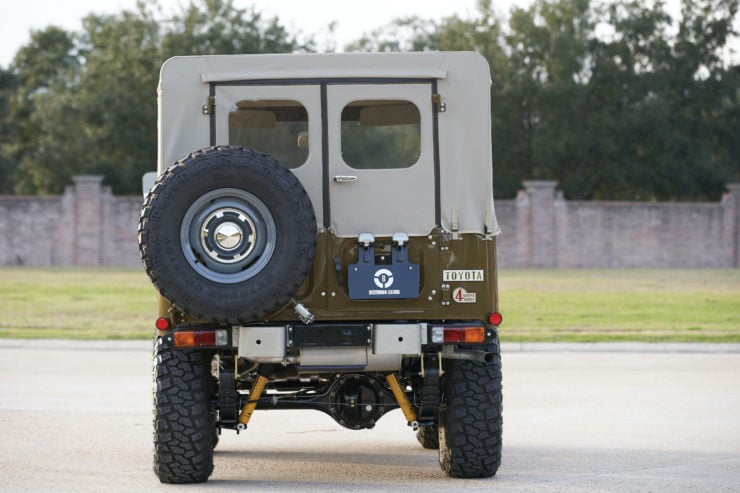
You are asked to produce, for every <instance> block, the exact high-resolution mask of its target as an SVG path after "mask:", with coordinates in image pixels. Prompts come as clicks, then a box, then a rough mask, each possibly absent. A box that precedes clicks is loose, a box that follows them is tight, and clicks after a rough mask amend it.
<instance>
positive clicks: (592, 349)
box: [501, 342, 740, 353]
mask: <svg viewBox="0 0 740 493" xmlns="http://www.w3.org/2000/svg"><path fill="white" fill-rule="evenodd" d="M501 351H502V352H504V353H536V352H558V353H740V344H735V343H727V344H716V343H693V342H687V343H684V342H591V343H589V342H582V343H570V342H563V343H560V342H554V343H551V342H504V343H502V344H501Z"/></svg>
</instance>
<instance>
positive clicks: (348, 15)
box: [0, 0, 514, 67]
mask: <svg viewBox="0 0 740 493" xmlns="http://www.w3.org/2000/svg"><path fill="white" fill-rule="evenodd" d="M513 1H514V0H504V1H501V0H498V1H497V2H496V5H497V7H496V9H500V8H502V7H504V6H505V8H504V9H503V10H501V12H502V13H503V12H505V11H508V10H509V6H510V5H511V4H512V2H513ZM159 3H160V5H161V6H162V7H163V11H164V12H165V13H169V12H177V11H179V10H180V9H179V6H181V5H187V4H188V3H189V2H188V0H159ZM476 3H477V1H476V0H371V1H370V2H354V1H351V0H234V5H235V6H236V7H240V8H244V7H248V6H250V5H254V6H255V7H256V10H257V11H260V12H263V13H265V14H268V15H273V16H277V17H278V18H280V20H281V21H282V23H283V25H285V26H286V27H287V28H288V30H289V32H291V33H295V32H298V31H301V32H303V33H305V34H313V33H322V32H323V33H327V32H328V25H329V24H330V23H331V22H332V21H336V23H337V24H336V28H335V31H334V34H333V37H334V39H336V40H337V48H338V49H339V48H341V47H342V46H343V45H344V44H346V43H348V42H351V41H354V40H356V39H357V38H359V37H361V35H362V34H363V33H365V32H370V31H372V30H373V29H375V28H377V27H380V26H383V25H385V24H388V23H389V22H390V21H391V20H393V19H394V18H397V17H403V16H408V15H419V16H421V17H424V18H432V17H434V18H442V17H447V16H450V15H452V14H458V15H460V16H462V17H469V16H470V15H471V14H473V13H475V6H476ZM359 5H372V9H368V8H360V7H359ZM135 7H136V0H104V1H101V0H15V1H14V0H2V3H1V4H0V66H2V67H7V66H8V65H9V63H10V62H11V60H12V59H13V56H14V55H15V53H16V52H17V51H18V48H20V47H21V46H23V45H25V44H26V43H28V41H29V40H30V30H31V29H34V30H40V29H43V28H45V27H46V26H49V25H57V26H60V27H62V28H64V29H66V30H68V31H78V30H80V29H81V27H82V26H81V22H80V21H81V19H82V18H83V17H85V16H86V15H87V14H89V13H91V12H94V13H108V14H113V13H117V12H120V11H121V10H124V9H134V8H135Z"/></svg>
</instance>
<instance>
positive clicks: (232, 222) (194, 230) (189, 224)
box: [180, 188, 277, 284]
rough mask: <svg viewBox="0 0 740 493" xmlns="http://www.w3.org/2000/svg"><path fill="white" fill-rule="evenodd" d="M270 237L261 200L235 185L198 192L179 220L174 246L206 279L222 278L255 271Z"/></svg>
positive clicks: (234, 279) (272, 231) (271, 224)
mask: <svg viewBox="0 0 740 493" xmlns="http://www.w3.org/2000/svg"><path fill="white" fill-rule="evenodd" d="M276 237H277V230H276V228H275V220H274V219H273V217H272V214H271V213H270V210H269V209H268V208H267V206H266V205H265V204H264V203H263V202H262V201H261V200H260V199H259V198H257V197H256V196H255V195H253V194H251V193H249V192H247V191H245V190H240V189H237V188H220V189H217V190H213V191H211V192H208V193H206V194H204V195H201V196H200V197H199V198H198V199H197V200H196V201H195V202H193V204H192V205H191V206H190V207H189V208H188V210H187V212H185V216H184V217H183V220H182V224H181V226H180V246H181V247H182V251H183V253H184V254H185V258H186V259H187V261H188V263H189V264H190V266H191V267H192V268H193V269H195V271H196V272H197V273H198V274H200V275H201V276H203V277H205V278H206V279H209V280H211V281H214V282H218V283H226V284H233V283H238V282H242V281H245V280H247V279H250V278H252V277H254V276H256V275H257V274H259V273H260V272H261V271H262V270H263V269H264V268H265V266H266V265H267V263H268V262H269V261H270V258H271V257H272V254H273V252H274V251H275V240H276Z"/></svg>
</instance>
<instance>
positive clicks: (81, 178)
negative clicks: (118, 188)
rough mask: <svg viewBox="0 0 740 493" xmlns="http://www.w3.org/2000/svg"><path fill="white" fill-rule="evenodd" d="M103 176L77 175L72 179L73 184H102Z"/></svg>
mask: <svg viewBox="0 0 740 493" xmlns="http://www.w3.org/2000/svg"><path fill="white" fill-rule="evenodd" d="M103 178H104V177H103V175H77V176H75V177H73V180H74V181H75V184H81V183H102V182H103Z"/></svg>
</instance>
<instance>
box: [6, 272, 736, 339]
mask: <svg viewBox="0 0 740 493" xmlns="http://www.w3.org/2000/svg"><path fill="white" fill-rule="evenodd" d="M499 292H500V298H501V299H500V307H501V312H502V313H503V314H504V323H503V325H502V326H501V339H502V340H503V341H505V342H514V341H525V342H529V341H551V342H577V341H588V342H599V341H643V342H651V341H653V342H658V341H660V342H740V271H739V270H732V269H727V270H598V271H596V270H502V271H501V272H500V273H499ZM155 316H156V296H155V291H154V289H153V288H152V286H151V284H150V283H149V280H148V279H147V277H146V275H145V274H144V272H143V270H141V269H107V268H106V269H31V268H4V269H0V337H21V338H68V339H148V338H150V337H151V334H152V330H153V329H152V327H153V321H154V317H155Z"/></svg>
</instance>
